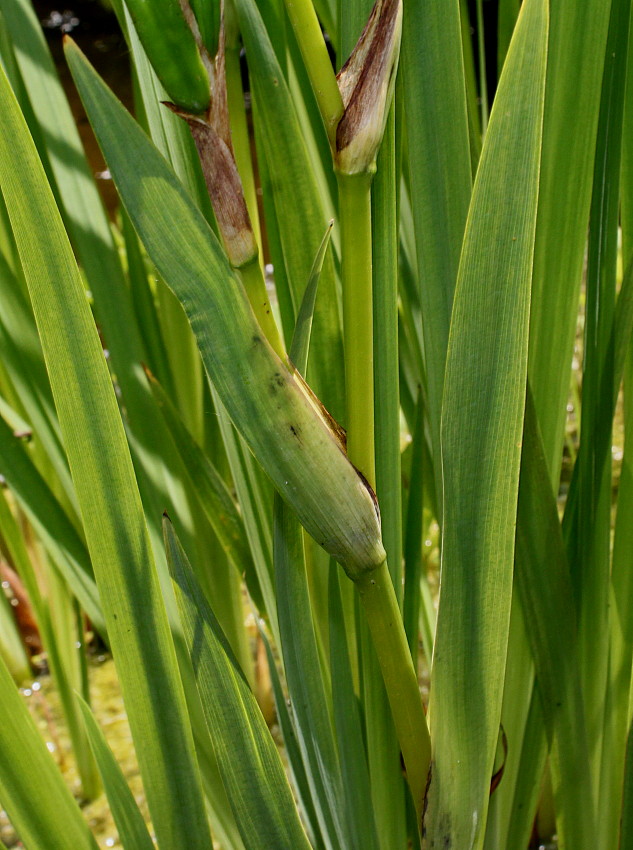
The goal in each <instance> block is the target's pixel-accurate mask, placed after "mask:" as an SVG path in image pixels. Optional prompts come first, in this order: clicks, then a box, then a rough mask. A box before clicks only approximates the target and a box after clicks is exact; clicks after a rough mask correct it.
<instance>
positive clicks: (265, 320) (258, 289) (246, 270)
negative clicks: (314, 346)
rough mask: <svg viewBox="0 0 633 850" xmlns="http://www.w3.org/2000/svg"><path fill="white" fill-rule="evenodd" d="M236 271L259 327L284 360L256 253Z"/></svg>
mask: <svg viewBox="0 0 633 850" xmlns="http://www.w3.org/2000/svg"><path fill="white" fill-rule="evenodd" d="M238 271H239V273H240V277H241V279H242V283H243V284H244V289H245V290H246V294H247V295H248V300H249V301H250V303H251V307H252V308H253V312H254V313H255V315H256V316H257V321H258V322H259V325H260V327H261V329H262V330H263V331H264V333H265V334H266V338H267V339H268V342H269V343H270V344H271V345H272V347H273V348H274V350H275V352H276V354H278V355H279V357H281V359H282V360H284V361H286V360H287V359H288V358H287V355H286V349H285V347H284V344H283V342H282V339H281V336H280V335H279V328H278V327H277V322H275V317H274V316H273V312H272V308H271V306H270V299H269V298H268V293H267V292H266V282H265V280H264V274H263V272H262V269H261V266H260V264H259V256H258V255H257V254H256V255H255V256H254V257H253V259H252V260H251V261H250V262H249V263H247V264H246V265H245V266H241V267H240V268H239V269H238Z"/></svg>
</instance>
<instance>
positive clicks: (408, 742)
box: [356, 561, 431, 818]
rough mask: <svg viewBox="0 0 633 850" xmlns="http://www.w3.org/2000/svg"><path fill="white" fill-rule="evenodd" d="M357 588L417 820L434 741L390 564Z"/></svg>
mask: <svg viewBox="0 0 633 850" xmlns="http://www.w3.org/2000/svg"><path fill="white" fill-rule="evenodd" d="M356 587H357V588H358V593H359V596H360V599H361V601H362V603H363V606H364V608H365V613H366V615H367V622H368V624H369V629H370V631H371V636H372V639H373V642H374V647H375V649H376V655H377V656H378V663H379V664H380V669H381V672H382V677H383V680H384V683H385V688H386V691H387V696H388V698H389V705H390V706H391V713H392V716H393V721H394V725H395V727H396V734H397V736H398V743H399V744H400V749H401V751H402V758H403V759H404V765H405V768H406V771H407V781H408V782H409V786H410V788H411V795H412V797H413V802H414V803H415V808H416V811H417V813H418V818H419V817H420V815H421V813H422V809H423V804H424V794H425V790H426V781H427V776H428V772H429V766H430V763H431V740H430V737H429V730H428V727H427V725H426V718H425V716H424V709H423V707H422V699H421V697H420V690H419V687H418V679H417V675H416V671H415V669H414V667H413V662H412V660H411V653H410V652H409V645H408V643H407V637H406V635H405V632H404V628H403V625H402V617H401V615H400V608H399V607H398V601H397V599H396V594H395V592H394V589H393V584H392V582H391V577H390V575H389V570H388V568H387V562H386V561H385V562H384V563H383V564H382V566H381V567H379V568H378V569H377V570H374V571H373V572H370V573H366V574H365V576H364V577H363V578H362V579H360V580H358V581H356Z"/></svg>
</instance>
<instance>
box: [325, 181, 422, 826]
mask: <svg viewBox="0 0 633 850" xmlns="http://www.w3.org/2000/svg"><path fill="white" fill-rule="evenodd" d="M371 180H372V175H371V174H357V175H353V176H351V175H345V174H339V175H338V185H339V215H340V220H341V245H342V269H343V320H344V340H345V384H346V394H347V452H348V455H349V458H350V460H351V461H352V463H353V464H354V465H355V466H356V467H357V468H358V469H360V471H361V472H362V473H363V475H364V476H365V477H366V478H367V480H368V481H369V483H370V484H371V486H372V487H375V479H376V475H375V461H374V369H373V310H372V261H371V257H372V245H371ZM355 583H356V587H357V588H358V592H359V595H360V599H361V601H362V603H363V606H364V608H365V612H366V615H367V622H368V625H369V629H370V632H371V636H372V640H373V643H374V647H375V650H376V656H377V658H378V663H379V665H380V669H381V672H382V676H383V680H384V683H385V689H386V691H387V696H388V699H389V705H390V707H391V714H392V717H393V721H394V726H395V729H396V735H397V737H398V743H399V744H400V749H401V751H402V756H403V758H404V763H405V766H406V769H407V778H408V781H409V785H410V787H411V794H412V796H413V800H414V802H415V806H416V811H417V812H418V816H420V815H421V812H422V806H423V801H424V792H425V788H426V778H427V774H428V770H429V764H430V758H431V749H430V747H431V745H430V739H429V732H428V728H427V725H426V719H425V717H424V709H423V707H422V700H421V697H420V691H419V688H418V680H417V674H416V671H415V668H414V666H413V662H412V660H411V654H410V651H409V645H408V643H407V637H406V634H405V631H404V626H403V623H402V616H401V614H400V608H399V606H398V601H397V599H396V594H395V591H394V588H393V584H392V581H391V577H390V575H389V570H388V568H387V562H386V561H384V562H383V563H382V565H381V566H380V567H379V568H378V569H376V570H373V571H372V572H368V573H365V574H363V575H362V576H361V577H360V578H357V579H356V580H355Z"/></svg>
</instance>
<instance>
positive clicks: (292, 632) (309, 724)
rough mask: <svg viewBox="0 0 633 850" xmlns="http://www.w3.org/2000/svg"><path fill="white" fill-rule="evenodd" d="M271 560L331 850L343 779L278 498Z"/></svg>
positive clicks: (294, 537)
mask: <svg viewBox="0 0 633 850" xmlns="http://www.w3.org/2000/svg"><path fill="white" fill-rule="evenodd" d="M274 555H275V589H276V595H277V617H278V620H279V634H280V643H281V646H280V648H281V653H282V656H283V662H284V670H285V673H286V682H287V683H288V692H289V695H290V702H291V706H292V714H293V717H294V721H295V728H296V732H297V738H298V741H299V747H300V749H301V752H302V755H303V760H304V765H305V768H306V773H307V775H308V782H309V783H310V788H311V792H312V800H313V803H314V806H315V808H316V812H317V817H318V821H319V826H320V828H321V834H322V836H323V840H324V841H325V842H326V846H327V847H328V850H337V848H344V847H347V846H348V835H347V824H346V812H344V811H343V807H342V806H341V800H343V780H342V776H341V770H340V765H339V758H338V752H337V748H336V743H335V739H334V730H333V727H332V719H331V716H330V712H329V705H330V698H329V693H328V689H327V687H326V682H325V681H324V676H323V671H322V669H321V662H320V658H319V651H318V648H317V641H316V635H315V630H314V623H313V619H312V612H311V607H310V594H309V591H308V582H307V575H306V563H305V553H304V544H303V533H302V531H301V528H300V526H299V524H298V523H297V521H296V519H295V517H294V516H293V515H292V514H291V513H290V511H289V510H288V509H287V508H286V506H285V505H284V503H283V502H282V501H281V499H279V498H278V497H277V498H275V506H274Z"/></svg>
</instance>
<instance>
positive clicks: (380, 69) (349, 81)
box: [334, 0, 402, 174]
mask: <svg viewBox="0 0 633 850" xmlns="http://www.w3.org/2000/svg"><path fill="white" fill-rule="evenodd" d="M401 34H402V0H376V4H375V6H374V8H373V9H372V12H371V15H370V17H369V20H368V21H367V25H366V26H365V29H364V30H363V32H362V34H361V37H360V38H359V40H358V43H357V44H356V47H355V48H354V50H353V52H352V54H351V56H350V58H349V59H348V60H347V62H346V63H345V65H344V66H343V67H342V68H341V70H340V72H339V74H338V77H337V79H338V84H339V89H340V92H341V96H342V98H343V105H344V107H345V112H344V113H343V117H342V118H341V120H340V122H339V125H338V128H337V131H336V151H335V153H334V161H335V166H336V169H337V171H339V172H340V173H342V174H361V173H368V172H373V171H374V170H375V168H376V155H377V153H378V148H379V146H380V143H381V141H382V137H383V134H384V132H385V124H386V121H387V114H388V112H389V107H390V106H391V100H392V97H393V87H394V83H395V79H396V72H397V70H398V58H399V56H400V37H401Z"/></svg>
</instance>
